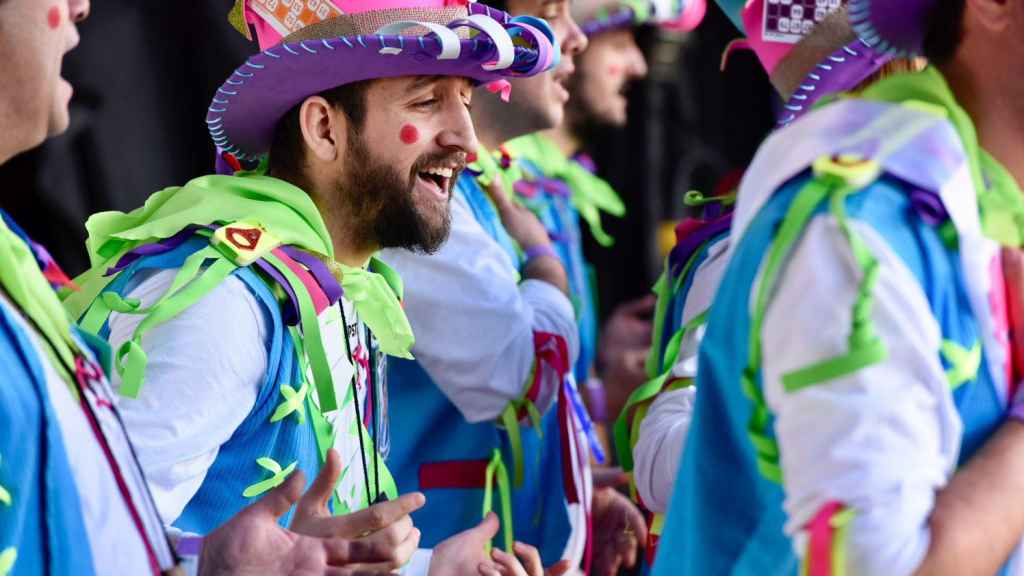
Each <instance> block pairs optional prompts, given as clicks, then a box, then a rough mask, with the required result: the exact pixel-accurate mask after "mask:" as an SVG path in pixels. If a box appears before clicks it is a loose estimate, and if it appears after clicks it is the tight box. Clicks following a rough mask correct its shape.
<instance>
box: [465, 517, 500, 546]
mask: <svg viewBox="0 0 1024 576" xmlns="http://www.w3.org/2000/svg"><path fill="white" fill-rule="evenodd" d="M500 528H501V522H498V515H497V514H495V513H494V512H488V513H487V517H486V518H484V520H483V522H481V523H479V524H477V525H476V526H475V527H473V528H471V529H469V530H467V531H466V532H472V533H474V534H475V535H476V536H478V537H479V538H480V543H481V544H483V543H485V542H487V541H488V540H490V539H491V538H494V537H495V536H496V535H497V534H498V529H500Z"/></svg>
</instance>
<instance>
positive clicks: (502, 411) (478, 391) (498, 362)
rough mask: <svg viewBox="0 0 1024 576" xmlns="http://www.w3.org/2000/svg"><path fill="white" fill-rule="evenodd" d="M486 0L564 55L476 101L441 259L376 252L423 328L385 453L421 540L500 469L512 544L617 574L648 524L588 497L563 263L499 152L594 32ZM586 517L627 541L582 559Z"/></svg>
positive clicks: (445, 530)
mask: <svg viewBox="0 0 1024 576" xmlns="http://www.w3.org/2000/svg"><path fill="white" fill-rule="evenodd" d="M488 4H489V5H490V7H491V8H494V7H498V8H502V9H504V8H508V10H509V11H510V13H511V14H514V15H516V16H517V19H519V20H520V21H521V22H523V23H525V24H527V25H528V24H529V23H530V22H534V21H536V20H535V19H536V18H543V19H544V20H546V21H547V22H549V23H550V25H551V28H552V29H553V30H554V35H555V39H556V40H557V41H558V43H559V46H560V48H561V50H560V54H559V55H557V56H556V58H558V60H560V61H559V63H558V65H557V66H556V67H555V68H554V70H553V71H552V72H551V73H548V74H542V75H538V76H534V77H531V78H527V79H513V80H511V82H510V83H509V84H491V85H489V86H488V88H489V89H490V90H491V91H493V92H496V93H497V94H498V95H501V97H500V98H499V97H498V95H492V94H478V95H477V96H478V97H477V98H476V100H475V101H474V108H473V121H474V125H475V127H476V129H477V134H478V135H479V139H480V144H481V146H480V148H479V149H478V150H477V153H476V159H475V160H476V161H475V162H473V163H471V164H470V168H471V170H467V171H466V172H465V173H464V174H463V175H462V176H461V178H460V179H459V181H458V186H457V187H456V191H455V198H454V201H453V204H452V231H451V236H450V238H449V240H448V242H447V243H446V244H445V245H444V246H443V247H442V248H441V249H440V250H439V251H438V253H437V254H434V255H430V256H427V255H423V254H414V253H410V252H408V251H401V250H387V251H385V252H384V253H383V257H384V258H385V260H387V262H388V263H389V264H391V265H392V266H394V267H395V269H396V270H398V271H399V273H400V274H401V275H402V277H403V278H405V279H406V281H407V283H408V284H409V289H408V290H407V291H406V299H405V306H406V312H407V313H408V315H409V318H410V322H411V323H412V325H413V328H414V330H415V331H416V333H417V334H418V339H417V342H416V344H415V346H414V347H413V353H414V354H415V356H416V361H406V360H400V361H396V362H393V363H392V364H391V366H390V370H389V377H390V384H391V386H392V390H393V391H397V393H396V394H394V400H393V405H392V407H393V409H394V411H395V413H396V414H397V415H398V416H397V417H398V418H400V419H401V420H402V422H403V423H406V424H407V426H405V427H404V428H403V429H402V430H399V431H397V434H400V438H398V439H397V440H396V441H395V442H394V445H395V450H394V452H393V454H392V462H393V463H394V466H395V468H396V470H398V474H397V478H398V482H399V486H400V487H401V488H402V489H404V490H423V491H424V492H426V494H427V495H428V504H427V506H426V507H425V508H423V509H422V510H420V511H419V512H418V514H417V515H416V516H415V519H416V522H417V525H418V526H420V527H421V528H422V529H423V536H424V541H425V542H427V543H430V542H433V541H437V540H438V539H440V538H443V537H444V535H445V534H449V533H451V532H453V531H456V530H461V529H465V528H466V527H468V526H471V525H472V524H473V523H474V522H476V520H477V519H478V518H479V515H480V507H481V502H485V503H489V502H491V501H492V498H493V495H492V494H491V493H490V489H489V488H488V486H489V481H488V478H489V477H490V475H491V474H492V473H496V474H498V477H499V478H500V472H501V470H503V469H507V470H508V472H509V476H510V480H509V482H507V483H505V482H498V483H497V493H498V498H499V499H500V500H501V502H502V506H503V507H505V510H504V511H503V514H502V527H503V530H504V536H505V537H506V538H510V537H511V536H512V534H513V533H514V535H515V538H517V539H521V540H523V541H526V542H529V543H531V544H534V545H536V546H538V547H539V548H540V551H541V554H542V557H543V558H544V561H545V562H546V563H549V564H550V563H553V562H555V561H556V560H558V559H559V558H565V559H569V560H570V561H572V562H573V563H574V564H576V563H578V562H580V561H581V559H583V558H584V557H586V558H588V559H590V558H592V557H593V556H594V555H597V556H600V557H603V558H607V562H604V561H603V560H602V562H603V563H602V565H601V568H600V569H599V570H597V571H596V572H597V573H599V574H605V573H614V570H615V569H616V568H617V566H618V565H619V564H620V563H626V564H629V563H631V561H632V559H633V558H635V554H636V540H635V537H634V535H630V534H631V533H633V534H635V532H634V530H636V531H639V532H642V531H643V530H644V527H643V521H642V518H640V517H639V514H638V513H636V511H635V510H632V509H631V508H630V505H629V503H628V502H626V501H625V500H624V499H619V498H618V495H617V494H615V493H614V492H610V493H600V494H599V496H598V497H597V498H593V496H594V495H593V489H592V484H591V478H590V470H589V463H588V459H589V448H588V446H587V444H588V442H589V440H588V434H587V432H586V431H587V430H588V428H589V423H588V417H587V416H586V413H585V410H584V409H583V407H582V403H581V402H580V401H579V397H578V394H577V392H576V388H575V384H574V383H573V378H572V375H571V367H572V365H573V364H574V362H575V360H576V358H577V350H578V348H579V346H578V342H579V331H578V329H577V327H576V322H575V315H574V310H573V305H572V302H571V300H570V299H569V297H568V281H567V278H566V274H565V269H564V267H563V266H562V264H561V262H560V261H559V259H558V258H557V256H556V254H555V252H554V249H553V248H552V245H551V239H550V238H549V237H548V233H547V230H545V229H544V227H543V225H542V224H541V223H540V222H539V221H538V220H537V218H536V217H535V216H534V215H533V214H532V213H530V212H529V211H528V210H526V209H525V208H522V207H520V206H517V205H515V204H513V203H511V201H510V199H509V197H507V196H506V195H505V193H506V192H509V193H511V191H512V183H513V181H514V180H515V174H514V172H515V171H514V169H511V167H510V166H508V165H507V164H504V165H503V162H504V161H505V160H507V157H505V158H503V157H502V155H501V154H500V152H501V151H500V149H499V147H500V145H501V144H502V143H503V142H506V141H508V140H510V139H512V138H515V137H517V136H522V135H524V134H528V133H531V132H536V131H538V130H545V129H550V128H552V127H554V126H557V125H559V124H560V123H561V122H562V120H563V117H564V113H565V110H564V108H565V105H566V103H567V102H568V100H569V93H568V91H567V90H566V86H567V84H568V81H569V78H570V77H571V76H572V73H573V71H574V70H575V66H574V64H573V61H572V60H573V57H574V56H575V55H576V54H578V53H579V52H580V51H582V50H583V49H584V47H585V46H586V37H585V36H584V35H583V34H582V33H581V31H580V29H579V27H578V26H577V25H576V23H575V21H574V20H573V18H572V15H571V12H570V8H571V6H570V3H569V2H567V1H566V0H511V1H510V2H508V3H507V5H506V4H501V5H500V6H498V4H497V3H494V2H489V3H488ZM503 100H506V101H503ZM485 188H490V189H491V191H492V192H493V193H494V194H493V195H492V196H491V197H490V198H489V196H488V194H487V192H485ZM591 512H592V513H593V515H592V517H593V519H594V526H595V529H596V530H597V531H598V532H601V533H607V534H612V535H613V538H615V539H621V540H622V542H621V546H617V545H615V544H616V543H617V542H615V541H613V542H612V543H610V545H608V546H603V547H602V546H597V547H591V550H592V554H590V555H588V554H587V553H586V551H587V549H588V547H587V545H588V542H587V540H588V538H587V532H588V530H587V524H588V515H591ZM641 536H642V535H641ZM595 541H596V542H600V540H595Z"/></svg>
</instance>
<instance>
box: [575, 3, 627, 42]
mask: <svg viewBox="0 0 1024 576" xmlns="http://www.w3.org/2000/svg"><path fill="white" fill-rule="evenodd" d="M636 25H637V19H636V12H634V11H633V9H632V8H630V7H628V6H627V7H623V8H622V9H620V10H617V11H615V12H613V13H611V14H609V15H608V16H607V17H605V18H595V19H593V20H590V21H588V22H584V23H582V24H580V30H582V31H583V34H585V35H586V36H587V37H588V38H589V37H591V36H597V35H598V34H601V33H604V32H608V31H610V30H619V29H622V28H632V27H633V26H636Z"/></svg>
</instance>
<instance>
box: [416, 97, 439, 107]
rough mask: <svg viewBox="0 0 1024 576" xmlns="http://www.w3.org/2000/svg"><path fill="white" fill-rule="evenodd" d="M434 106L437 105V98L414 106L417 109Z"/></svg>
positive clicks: (421, 101) (422, 101)
mask: <svg viewBox="0 0 1024 576" xmlns="http://www.w3.org/2000/svg"><path fill="white" fill-rule="evenodd" d="M434 104H437V98H430V99H428V100H420V101H419V102H417V103H415V104H413V106H415V107H417V108H430V107H431V106H433V105H434Z"/></svg>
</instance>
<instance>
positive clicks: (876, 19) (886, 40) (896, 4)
mask: <svg viewBox="0 0 1024 576" xmlns="http://www.w3.org/2000/svg"><path fill="white" fill-rule="evenodd" d="M935 4H936V0H850V4H849V15H850V24H851V26H853V30H854V31H855V32H856V33H857V34H858V35H859V36H860V37H861V38H863V39H864V40H865V41H867V42H868V43H869V44H871V45H872V46H874V47H875V49H876V50H878V51H879V52H884V53H886V54H891V55H893V56H900V57H910V56H915V55H918V54H921V52H922V49H923V47H924V36H925V33H926V32H927V28H928V17H929V15H930V13H931V11H932V9H933V8H934V7H935Z"/></svg>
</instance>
